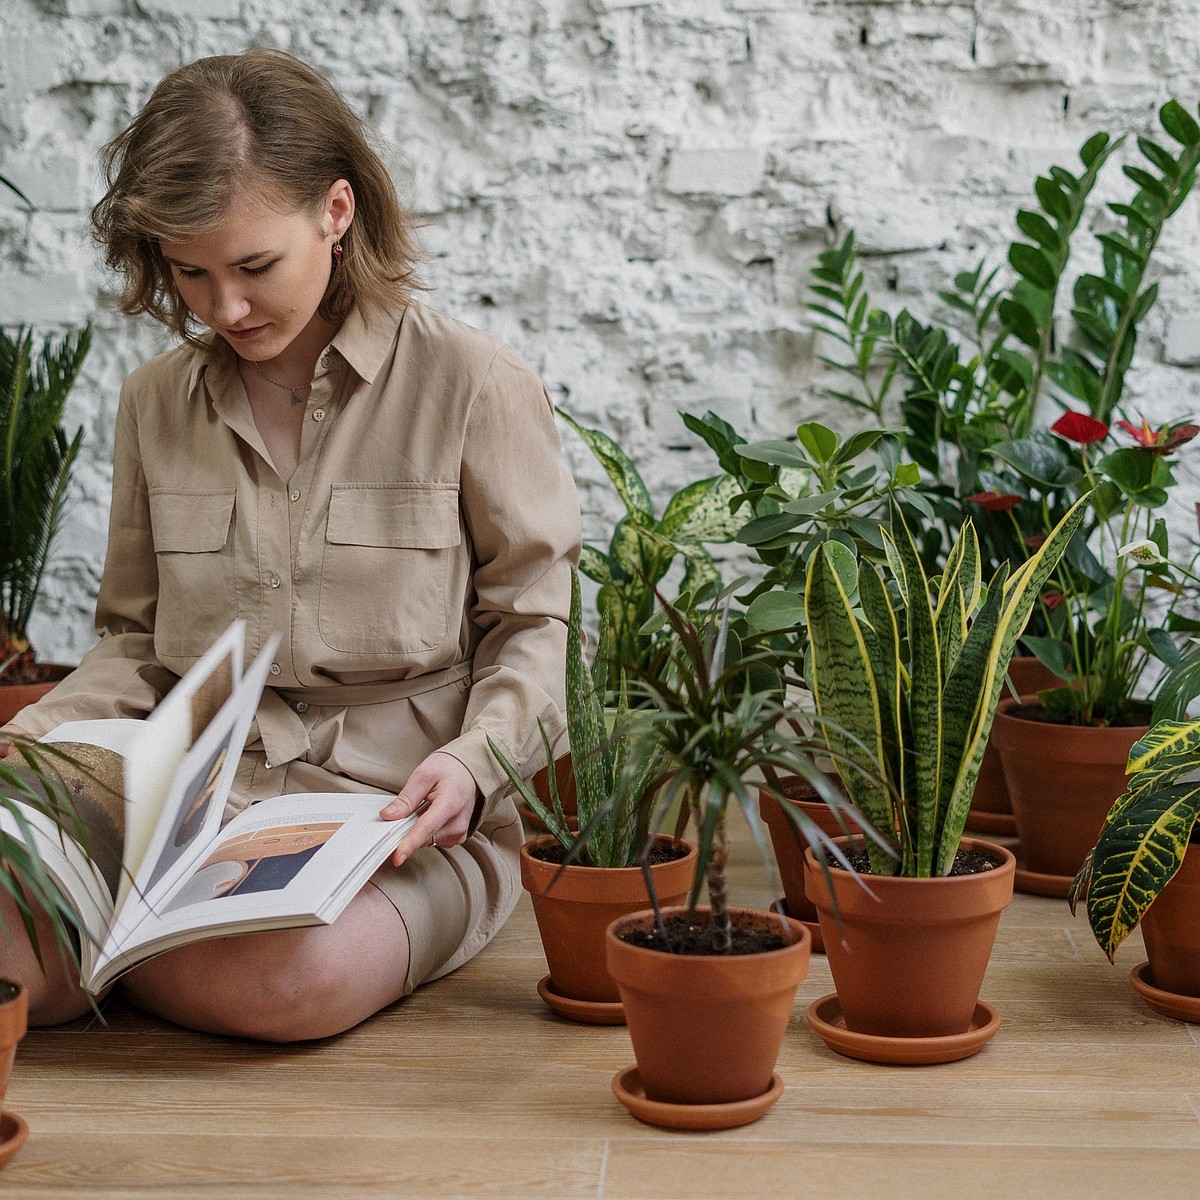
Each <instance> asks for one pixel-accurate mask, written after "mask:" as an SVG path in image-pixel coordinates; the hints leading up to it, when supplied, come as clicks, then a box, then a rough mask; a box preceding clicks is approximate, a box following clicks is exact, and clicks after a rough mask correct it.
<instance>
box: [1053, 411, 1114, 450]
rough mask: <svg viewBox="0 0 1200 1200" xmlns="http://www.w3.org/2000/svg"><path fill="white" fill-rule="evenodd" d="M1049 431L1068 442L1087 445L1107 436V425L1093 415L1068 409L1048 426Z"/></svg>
mask: <svg viewBox="0 0 1200 1200" xmlns="http://www.w3.org/2000/svg"><path fill="white" fill-rule="evenodd" d="M1050 432H1051V433H1057V434H1058V436H1059V437H1061V438H1066V439H1067V441H1069V442H1078V443H1079V444H1080V445H1081V446H1088V445H1090V444H1091V443H1092V442H1101V441H1103V440H1104V439H1105V438H1106V437H1108V426H1107V425H1105V423H1104V422H1103V421H1097V420H1096V418H1095V417H1089V416H1088V415H1087V413H1079V412H1069V411H1068V412H1065V413H1063V415H1062V416H1061V417H1059V418H1058V420H1057V421H1055V422H1054V424H1053V425H1051V426H1050Z"/></svg>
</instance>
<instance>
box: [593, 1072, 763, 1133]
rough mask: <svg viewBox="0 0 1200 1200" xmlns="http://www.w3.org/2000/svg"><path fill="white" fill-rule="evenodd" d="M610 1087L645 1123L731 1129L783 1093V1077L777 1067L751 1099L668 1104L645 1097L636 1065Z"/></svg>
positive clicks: (752, 1117)
mask: <svg viewBox="0 0 1200 1200" xmlns="http://www.w3.org/2000/svg"><path fill="white" fill-rule="evenodd" d="M612 1091H613V1095H614V1096H616V1098H617V1099H618V1100H620V1102H621V1103H622V1104H623V1105H625V1107H626V1108H627V1109H629V1111H630V1112H631V1113H632V1114H633V1115H634V1116H635V1117H637V1119H638V1120H639V1121H645V1122H646V1123H647V1124H648V1125H663V1126H665V1127H666V1128H668V1129H735V1128H736V1127H737V1126H739V1125H749V1124H750V1122H751V1121H757V1120H758V1118H759V1117H761V1116H762V1115H763V1113H765V1112H766V1111H767V1109H768V1108H770V1107H771V1105H772V1104H774V1103H775V1101H776V1100H778V1099H779V1097H780V1096H782V1095H783V1080H782V1079H781V1078H780V1076H779V1073H778V1072H777V1071H775V1072H772V1074H771V1086H770V1087H769V1088H767V1090H766V1091H765V1092H763V1094H762V1095H761V1096H755V1097H754V1098H753V1099H751V1100H733V1101H731V1102H730V1103H728V1104H670V1103H668V1102H667V1101H665V1100H648V1099H647V1098H646V1093H645V1092H644V1091H642V1077H641V1075H640V1074H639V1073H638V1069H637V1067H626V1068H625V1070H623V1071H618V1072H617V1073H616V1074H615V1075H614V1076H613V1080H612Z"/></svg>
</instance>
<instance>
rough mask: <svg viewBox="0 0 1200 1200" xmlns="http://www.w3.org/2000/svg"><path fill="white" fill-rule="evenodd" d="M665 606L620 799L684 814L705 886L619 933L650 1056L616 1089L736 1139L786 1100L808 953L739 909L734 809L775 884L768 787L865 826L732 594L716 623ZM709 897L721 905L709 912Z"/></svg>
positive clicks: (613, 950)
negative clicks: (761, 800) (763, 801)
mask: <svg viewBox="0 0 1200 1200" xmlns="http://www.w3.org/2000/svg"><path fill="white" fill-rule="evenodd" d="M659 601H660V604H661V608H662V611H663V613H664V614H665V618H666V621H667V625H668V627H669V629H670V633H671V636H670V638H669V639H668V640H667V641H666V642H665V643H664V645H663V646H662V647H661V648H660V651H659V655H658V659H657V661H656V662H655V663H653V664H652V665H651V666H650V668H649V669H647V670H645V671H643V672H641V673H639V675H638V677H637V679H636V680H635V684H634V685H635V686H636V687H637V688H638V689H639V690H640V691H641V692H642V693H643V694H644V695H645V696H647V697H648V698H650V699H651V700H652V701H653V703H654V708H653V709H652V710H651V712H650V715H649V717H648V718H647V719H646V724H645V728H644V729H642V730H641V731H640V732H639V734H638V736H637V739H636V740H635V742H634V743H633V744H632V746H631V748H630V751H629V753H628V755H627V757H626V761H625V765H624V769H623V771H622V773H621V776H620V777H619V779H618V780H617V786H616V796H617V797H619V799H618V800H615V801H614V803H617V804H627V803H630V801H629V800H628V799H627V798H626V797H627V795H630V794H631V795H632V798H633V803H634V804H635V806H636V808H637V811H639V812H641V813H645V814H647V815H645V816H644V817H642V818H641V819H642V820H643V821H644V823H645V824H646V825H647V827H649V828H653V827H655V826H656V825H657V824H658V822H659V821H660V820H661V819H662V817H663V814H665V813H668V812H671V811H675V810H678V813H679V822H680V824H681V825H683V824H686V823H688V822H690V823H691V827H692V830H693V838H694V841H695V844H696V850H697V856H698V858H697V870H696V882H695V884H694V885H693V888H692V891H691V894H690V895H689V897H688V901H687V904H686V905H681V906H679V907H676V908H664V907H658V908H655V909H651V910H648V911H645V912H642V913H634V914H631V915H630V916H627V917H623V918H621V919H619V920H617V921H614V922H613V923H612V925H610V926H609V929H608V967H609V971H610V973H611V974H612V976H613V978H614V979H615V980H616V982H617V986H618V988H619V990H620V994H621V999H622V1002H623V1003H624V1006H625V1015H626V1022H627V1024H628V1027H629V1033H630V1038H631V1040H632V1042H633V1049H634V1054H635V1056H636V1059H637V1065H636V1066H635V1067H631V1068H629V1069H627V1070H625V1071H622V1072H620V1073H619V1074H618V1075H617V1076H616V1077H615V1078H614V1080H613V1091H614V1094H615V1095H616V1096H617V1098H618V1099H619V1100H620V1101H621V1102H622V1103H623V1104H625V1105H626V1107H627V1108H629V1110H630V1111H631V1112H632V1113H633V1114H634V1115H635V1116H637V1117H639V1118H640V1119H642V1120H645V1121H649V1122H651V1123H654V1124H661V1125H667V1126H672V1127H678V1128H725V1127H729V1126H733V1125H740V1124H744V1123H746V1122H747V1121H751V1120H754V1119H756V1118H757V1117H758V1116H760V1115H761V1114H762V1113H763V1112H765V1111H766V1110H767V1108H768V1107H769V1106H770V1105H771V1104H773V1103H774V1101H775V1100H776V1099H777V1098H778V1096H779V1095H780V1093H781V1092H782V1088H783V1084H782V1081H781V1080H780V1078H779V1077H778V1075H776V1074H775V1073H774V1065H775V1060H776V1058H777V1056H778V1053H779V1048H780V1045H781V1044H782V1040H783V1035H784V1031H785V1030H786V1027H787V1023H788V1018H789V1015H790V1012H791V1007H792V1001H793V998H794V996H795V991H796V987H797V986H798V984H799V982H800V980H801V979H802V978H803V977H804V975H805V973H806V971H807V964H808V955H809V947H810V937H809V934H808V931H807V930H806V929H805V928H804V927H803V926H802V925H801V924H799V923H798V922H796V921H793V920H791V919H789V918H787V917H784V916H783V915H782V914H779V913H773V912H761V911H756V910H753V909H749V908H738V907H733V906H731V904H730V898H729V894H728V886H727V881H726V866H727V862H728V855H729V846H728V840H727V826H726V817H727V813H728V809H729V807H730V805H733V804H736V805H737V806H738V808H739V809H740V810H741V812H742V814H743V815H744V817H745V819H746V822H747V824H748V826H749V828H750V830H751V833H752V836H753V837H754V839H755V842H756V844H757V846H758V849H759V852H760V854H761V855H762V857H763V862H764V865H765V866H766V868H767V870H768V873H769V874H771V875H773V868H772V865H771V858H770V851H769V847H768V844H767V839H766V833H765V831H764V829H763V827H762V823H761V821H760V819H759V816H758V809H757V795H758V790H759V786H760V782H759V779H758V778H757V777H758V776H760V775H761V776H762V777H763V779H764V780H765V782H763V783H762V786H763V787H764V788H765V789H766V790H768V791H769V792H770V793H771V794H773V795H774V796H775V797H776V798H777V799H779V800H780V801H782V802H783V803H788V801H787V797H786V795H785V793H784V791H783V789H782V787H781V777H789V776H793V775H800V776H804V777H807V778H809V779H810V780H811V781H812V782H813V783H814V785H815V786H816V787H817V788H818V789H819V790H820V792H821V794H822V795H823V796H824V798H825V799H826V801H827V802H828V803H829V804H830V805H831V806H833V807H835V808H837V809H839V810H840V811H842V812H843V814H844V815H845V816H846V817H847V818H848V819H858V814H857V813H856V812H855V811H854V810H853V808H852V806H850V805H849V804H848V803H847V802H846V800H845V799H844V797H842V796H841V795H840V794H839V793H837V792H836V791H835V790H833V789H831V788H830V787H829V784H828V781H827V780H826V779H825V778H824V777H823V776H822V775H821V773H820V772H819V771H818V770H817V768H816V766H815V765H814V763H813V761H812V757H811V756H812V754H813V753H815V752H817V751H818V750H820V749H823V747H822V745H821V744H820V743H818V742H817V740H816V739H814V738H812V737H811V736H809V735H807V734H805V733H804V732H803V728H802V726H799V725H798V724H797V723H796V722H795V721H794V719H793V714H792V713H791V711H790V710H789V709H788V707H787V706H786V704H785V703H784V701H783V699H782V697H781V695H780V694H779V692H778V691H777V690H775V689H768V690H759V689H757V688H756V687H755V686H754V685H753V680H754V673H753V671H752V668H753V666H755V665H756V663H757V661H758V652H756V651H750V650H747V649H746V648H745V647H744V646H743V645H741V644H740V643H739V640H738V639H737V638H736V637H735V636H733V635H732V634H731V631H730V620H729V602H728V595H727V594H723V595H722V596H719V597H717V598H716V599H715V600H714V602H713V605H712V606H711V607H710V608H708V609H706V610H705V613H704V615H703V616H698V615H689V614H685V613H683V612H681V611H680V610H679V609H678V608H676V607H675V606H674V605H672V604H670V603H669V602H668V601H667V600H666V599H665V598H664V597H662V596H661V595H660V596H659ZM647 763H650V764H653V768H654V769H653V771H651V772H650V773H647V772H646V771H645V769H644V767H645V764H647ZM798 820H799V821H800V822H801V823H802V825H804V826H805V827H806V833H807V834H808V835H809V836H810V837H813V838H815V839H816V840H818V841H819V842H821V843H823V844H824V845H826V846H830V853H832V854H834V855H835V856H837V855H839V854H840V851H837V850H836V849H833V848H832V843H831V842H830V840H829V838H828V837H826V835H824V834H823V833H821V831H820V830H819V829H817V828H815V827H811V823H809V822H807V821H806V820H805V819H804V818H803V817H798ZM702 892H704V893H706V894H707V899H708V904H707V906H701V905H700V904H699V900H700V898H701V893H702Z"/></svg>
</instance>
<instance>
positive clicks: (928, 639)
mask: <svg viewBox="0 0 1200 1200" xmlns="http://www.w3.org/2000/svg"><path fill="white" fill-rule="evenodd" d="M1085 499H1086V497H1085ZM1085 511H1086V505H1085V501H1084V500H1080V501H1078V502H1077V503H1076V504H1075V505H1074V506H1073V507H1072V508H1071V509H1070V510H1069V511H1068V512H1067V514H1066V515H1065V516H1064V517H1063V518H1062V520H1061V521H1060V522H1059V523H1058V524H1057V525H1056V526H1055V527H1054V529H1053V530H1052V531H1051V532H1050V534H1049V535H1048V536H1047V538H1046V540H1045V542H1044V543H1043V544H1042V546H1041V547H1040V548H1039V549H1038V550H1037V552H1036V553H1035V554H1033V555H1032V556H1031V557H1030V558H1029V559H1028V560H1026V561H1025V562H1023V563H1022V564H1021V566H1020V567H1019V568H1018V569H1017V570H1016V571H1014V572H1013V573H1012V574H1011V575H1010V574H1009V569H1008V564H1007V563H1005V564H1002V565H1001V567H1000V568H999V570H998V571H997V572H996V574H995V575H994V576H993V577H992V579H991V582H990V583H989V584H988V585H987V587H986V589H984V588H983V587H982V584H981V571H980V555H979V544H978V541H977V540H976V535H975V529H974V527H973V526H972V524H971V523H970V521H967V522H966V523H965V524H964V525H963V527H962V530H961V532H960V533H959V536H958V538H957V539H956V541H955V542H954V545H953V546H952V547H951V549H950V552H949V554H948V556H947V559H946V568H945V570H944V572H943V574H942V575H941V577H940V578H939V579H936V580H933V579H930V578H928V577H927V576H926V574H925V570H924V568H923V566H922V565H921V558H920V555H919V553H918V549H917V545H916V542H915V540H914V538H913V535H912V533H911V532H910V530H909V528H908V525H907V524H906V522H905V520H904V516H903V513H902V512H901V510H900V508H899V506H898V505H896V504H895V503H893V505H892V513H891V529H890V532H889V531H885V538H884V542H885V551H886V564H885V565H884V566H882V567H877V566H876V565H875V564H873V563H870V562H866V561H864V562H862V563H859V564H857V579H855V571H854V565H855V564H854V563H853V562H850V563H849V564H848V563H847V562H846V561H845V560H846V558H847V557H848V551H847V550H846V548H845V547H842V546H839V547H836V548H835V547H833V546H831V545H822V546H820V547H818V549H817V551H816V553H815V554H814V555H813V557H812V560H811V562H810V564H809V570H808V583H807V586H806V588H805V612H806V617H807V621H808V632H809V639H810V645H811V650H810V655H809V660H808V674H809V685H810V687H811V688H812V691H813V695H814V698H815V701H816V706H817V712H818V714H819V717H820V721H821V726H822V732H823V734H824V736H825V739H826V741H827V742H828V744H829V748H830V751H831V753H832V754H833V756H834V758H835V759H836V760H837V761H839V762H845V761H847V760H848V761H849V762H850V763H857V764H858V769H857V770H851V769H847V768H846V766H843V767H842V770H841V774H842V781H843V783H844V784H845V786H846V790H847V792H848V793H849V795H850V798H851V800H852V801H853V802H854V804H855V806H856V807H857V808H858V809H860V810H861V811H862V812H863V813H864V814H865V816H866V818H867V820H868V821H869V822H870V823H871V824H872V825H873V826H874V827H875V828H876V829H877V830H879V831H880V832H881V833H883V834H885V836H887V835H888V834H889V833H891V834H892V840H894V843H895V851H896V853H895V856H894V857H893V856H889V855H888V854H887V853H886V852H885V851H884V850H882V849H881V848H880V847H879V846H876V845H873V844H872V843H871V842H870V841H868V843H867V851H868V854H869V856H870V859H871V870H872V872H873V873H874V874H880V875H896V874H899V875H909V876H929V875H946V874H949V872H950V869H951V867H952V866H953V864H954V857H955V854H956V853H957V851H958V846H959V841H960V840H961V837H962V832H963V827H964V825H965V823H966V817H967V811H968V809H969V808H970V804H971V796H972V793H973V792H974V790H975V781H976V779H977V778H978V775H979V766H980V763H981V761H982V759H983V752H984V748H985V744H986V741H987V736H988V732H989V730H990V729H991V724H992V718H993V717H994V715H995V712H996V704H997V702H998V701H999V699H1000V692H1001V689H1002V688H1003V686H1004V679H1005V672H1006V671H1007V668H1008V662H1009V659H1010V658H1011V657H1012V653H1013V649H1014V647H1015V646H1016V642H1017V638H1018V636H1019V635H1020V633H1021V631H1022V629H1023V628H1024V627H1025V622H1026V620H1027V619H1028V617H1029V613H1030V609H1031V608H1032V606H1033V603H1034V601H1035V600H1036V599H1037V597H1038V594H1039V593H1040V591H1041V589H1042V587H1043V586H1044V584H1045V582H1046V579H1047V578H1048V577H1049V575H1050V573H1051V571H1052V570H1053V569H1054V567H1055V565H1056V564H1057V562H1058V559H1059V557H1060V556H1061V555H1062V553H1063V551H1064V550H1065V549H1066V546H1067V543H1068V542H1069V541H1070V540H1071V538H1072V536H1073V535H1074V534H1075V531H1076V530H1077V529H1078V528H1079V526H1080V523H1081V522H1082V520H1083V518H1084V515H1085ZM878 778H882V779H884V780H886V786H885V787H880V786H879V785H878V784H877V783H875V782H874V780H875V779H878Z"/></svg>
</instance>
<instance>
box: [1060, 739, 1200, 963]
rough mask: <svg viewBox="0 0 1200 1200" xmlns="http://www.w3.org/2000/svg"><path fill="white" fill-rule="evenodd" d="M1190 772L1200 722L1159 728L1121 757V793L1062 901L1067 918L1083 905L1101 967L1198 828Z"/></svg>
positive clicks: (1198, 794)
mask: <svg viewBox="0 0 1200 1200" xmlns="http://www.w3.org/2000/svg"><path fill="white" fill-rule="evenodd" d="M1198 768H1200V718H1194V719H1192V720H1190V721H1159V722H1157V723H1156V724H1155V725H1154V726H1153V727H1152V728H1151V729H1150V732H1149V733H1147V734H1146V736H1145V737H1144V738H1142V739H1141V741H1139V742H1137V743H1136V744H1135V745H1134V746H1133V748H1132V750H1130V752H1129V762H1128V765H1127V768H1126V769H1127V771H1128V773H1129V776H1130V779H1129V786H1128V787H1127V788H1126V790H1125V792H1124V794H1123V795H1121V796H1120V797H1119V798H1118V799H1117V801H1116V803H1115V804H1113V806H1112V809H1111V810H1110V811H1109V814H1108V816H1107V817H1106V818H1105V819H1104V825H1103V826H1102V827H1101V829H1100V835H1099V838H1098V839H1097V841H1096V845H1095V846H1094V847H1092V849H1091V850H1089V851H1088V855H1087V857H1086V858H1085V859H1084V861H1083V866H1081V867H1080V868H1079V874H1078V875H1076V876H1075V881H1074V883H1072V885H1071V891H1070V894H1069V897H1068V899H1069V900H1070V903H1071V911H1072V912H1074V911H1075V908H1076V906H1077V905H1078V904H1079V902H1080V901H1085V902H1086V904H1087V916H1088V924H1089V925H1091V927H1092V933H1093V934H1095V937H1096V941H1097V942H1098V943H1099V945H1100V949H1101V950H1103V951H1104V953H1105V954H1107V955H1108V958H1109V961H1112V959H1113V958H1114V957H1115V955H1116V953H1117V947H1118V946H1120V944H1121V943H1122V942H1123V941H1124V940H1125V939H1126V938H1127V937H1128V936H1129V934H1130V933H1131V932H1132V931H1133V929H1134V928H1135V926H1136V925H1137V924H1138V922H1139V921H1140V920H1141V919H1142V917H1143V916H1144V915H1145V913H1146V909H1148V908H1149V907H1150V905H1151V903H1152V902H1153V900H1154V899H1155V897H1157V896H1158V894H1159V892H1161V891H1162V890H1163V888H1164V887H1166V886H1167V884H1168V883H1169V882H1170V880H1171V878H1172V876H1173V875H1174V874H1175V872H1176V871H1178V870H1179V867H1180V864H1181V863H1182V862H1183V856H1184V853H1185V852H1186V851H1187V847H1188V842H1189V840H1190V839H1192V838H1193V837H1195V836H1196V832H1197V829H1198V828H1200V779H1196V778H1194V776H1195V775H1196V772H1197V769H1198ZM1189 777H1191V778H1189Z"/></svg>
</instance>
